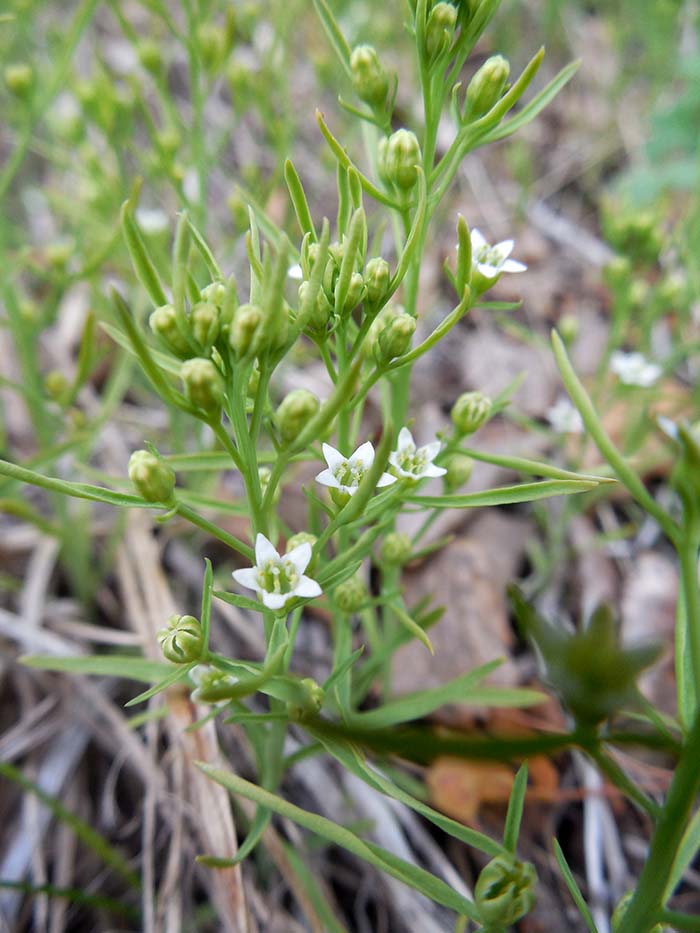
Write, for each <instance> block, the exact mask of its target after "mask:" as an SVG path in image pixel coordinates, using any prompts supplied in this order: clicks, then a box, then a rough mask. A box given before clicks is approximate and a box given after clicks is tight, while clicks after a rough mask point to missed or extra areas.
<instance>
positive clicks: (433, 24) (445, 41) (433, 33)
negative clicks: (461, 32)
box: [425, 3, 457, 62]
mask: <svg viewBox="0 0 700 933" xmlns="http://www.w3.org/2000/svg"><path fill="white" fill-rule="evenodd" d="M456 25H457V8H456V7H454V6H452V4H451V3H436V4H435V6H434V7H433V8H432V10H431V11H430V15H429V16H428V22H427V23H426V26H425V51H426V53H427V56H428V61H431V62H433V61H435V59H436V58H439V57H440V56H441V55H442V54H443V52H446V51H447V50H448V49H449V47H450V46H451V45H452V39H453V38H454V34H455V26H456Z"/></svg>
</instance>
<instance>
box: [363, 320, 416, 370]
mask: <svg viewBox="0 0 700 933" xmlns="http://www.w3.org/2000/svg"><path fill="white" fill-rule="evenodd" d="M415 330H416V322H415V319H414V318H413V317H411V315H410V314H399V315H397V316H396V317H395V318H393V319H392V320H391V321H390V322H389V323H388V324H387V326H386V327H385V328H384V329H383V330H381V331H380V332H379V336H378V337H377V341H376V344H375V346H374V348H373V350H374V358H375V360H376V361H377V363H378V364H379V365H380V366H385V365H386V364H387V363H390V362H391V360H393V359H394V358H395V357H397V356H403V354H404V353H406V351H407V350H408V349H409V347H410V346H411V338H412V337H413V334H414V333H415Z"/></svg>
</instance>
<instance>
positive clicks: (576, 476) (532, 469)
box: [460, 447, 617, 484]
mask: <svg viewBox="0 0 700 933" xmlns="http://www.w3.org/2000/svg"><path fill="white" fill-rule="evenodd" d="M460 453H463V454H466V455H467V457H471V458H472V460H481V461H482V462H483V463H493V464H494V465H495V466H501V467H504V468H505V469H508V470H515V471H516V472H518V473H529V474H530V475H531V476H546V477H549V478H550V479H564V480H575V481H583V482H591V483H599V484H600V483H616V482H617V480H615V479H612V478H611V477H609V476H594V475H592V474H590V473H575V472H573V471H572V470H564V469H562V468H561V467H556V466H551V464H549V463H541V462H540V461H539V460H530V459H528V458H527V457H510V456H506V455H503V454H494V453H490V452H488V451H484V450H475V449H474V448H473V447H460Z"/></svg>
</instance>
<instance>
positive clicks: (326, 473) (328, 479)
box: [316, 470, 340, 489]
mask: <svg viewBox="0 0 700 933" xmlns="http://www.w3.org/2000/svg"><path fill="white" fill-rule="evenodd" d="M316 482H317V483H320V484H321V485H322V486H332V487H333V488H334V489H340V483H339V482H338V480H337V479H336V478H335V476H334V475H333V473H331V471H330V470H321V472H320V473H319V474H318V476H317V477H316Z"/></svg>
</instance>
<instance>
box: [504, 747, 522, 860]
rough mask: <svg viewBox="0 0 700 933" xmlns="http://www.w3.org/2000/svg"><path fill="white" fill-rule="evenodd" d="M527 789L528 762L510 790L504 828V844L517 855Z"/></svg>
mask: <svg viewBox="0 0 700 933" xmlns="http://www.w3.org/2000/svg"><path fill="white" fill-rule="evenodd" d="M526 791H527V762H525V764H523V765H521V766H520V768H519V769H518V773H517V774H516V775H515V781H514V782H513V788H512V790H511V792H510V800H509V801H508V812H507V813H506V825H505V828H504V830H503V845H504V846H505V848H506V849H508V851H509V852H512V853H513V855H515V852H516V849H517V847H518V835H519V833H520V821H521V820H522V817H523V807H524V805H525V792H526Z"/></svg>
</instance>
